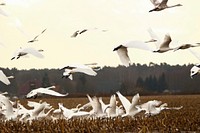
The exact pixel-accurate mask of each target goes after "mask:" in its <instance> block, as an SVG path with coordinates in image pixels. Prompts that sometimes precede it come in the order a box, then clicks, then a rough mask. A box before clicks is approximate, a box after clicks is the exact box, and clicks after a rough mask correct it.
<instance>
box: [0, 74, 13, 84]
mask: <svg viewBox="0 0 200 133" xmlns="http://www.w3.org/2000/svg"><path fill="white" fill-rule="evenodd" d="M9 78H14V76H9V77H7V76H6V75H5V74H4V73H3V71H2V70H0V81H1V82H3V83H4V84H6V85H9V84H10V81H9Z"/></svg>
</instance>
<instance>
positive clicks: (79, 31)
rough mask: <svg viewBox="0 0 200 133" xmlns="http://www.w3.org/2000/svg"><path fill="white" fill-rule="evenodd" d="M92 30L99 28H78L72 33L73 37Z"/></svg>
mask: <svg viewBox="0 0 200 133" xmlns="http://www.w3.org/2000/svg"><path fill="white" fill-rule="evenodd" d="M90 30H98V28H92V29H83V30H77V31H75V32H74V33H73V34H72V35H71V37H72V38H75V37H77V36H78V35H80V34H83V33H85V32H87V31H90ZM101 31H102V32H106V31H107V30H101Z"/></svg>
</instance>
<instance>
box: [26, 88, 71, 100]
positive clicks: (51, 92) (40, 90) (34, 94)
mask: <svg viewBox="0 0 200 133" xmlns="http://www.w3.org/2000/svg"><path fill="white" fill-rule="evenodd" d="M51 88H55V86H50V87H47V88H37V89H34V90H32V91H30V92H29V93H28V94H27V95H26V98H32V97H33V98H36V97H37V95H38V94H47V95H52V96H58V97H64V96H67V95H68V93H66V94H60V93H58V92H56V91H54V90H50V89H51Z"/></svg>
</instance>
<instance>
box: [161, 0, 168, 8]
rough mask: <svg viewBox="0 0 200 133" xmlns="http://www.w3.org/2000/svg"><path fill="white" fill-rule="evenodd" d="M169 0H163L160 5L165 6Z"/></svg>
mask: <svg viewBox="0 0 200 133" xmlns="http://www.w3.org/2000/svg"><path fill="white" fill-rule="evenodd" d="M167 2H168V0H162V2H161V3H160V5H159V6H161V7H165V6H166V5H167Z"/></svg>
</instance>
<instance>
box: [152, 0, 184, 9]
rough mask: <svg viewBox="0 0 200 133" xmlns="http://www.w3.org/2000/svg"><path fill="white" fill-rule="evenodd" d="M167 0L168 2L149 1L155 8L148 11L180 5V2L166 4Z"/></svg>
mask: <svg viewBox="0 0 200 133" xmlns="http://www.w3.org/2000/svg"><path fill="white" fill-rule="evenodd" d="M167 2H168V0H162V1H161V2H160V1H159V0H151V3H152V4H153V5H154V7H155V8H154V9H152V10H150V11H149V12H153V11H161V10H164V9H167V8H172V7H177V6H182V5H181V4H176V5H172V6H168V5H167Z"/></svg>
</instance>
